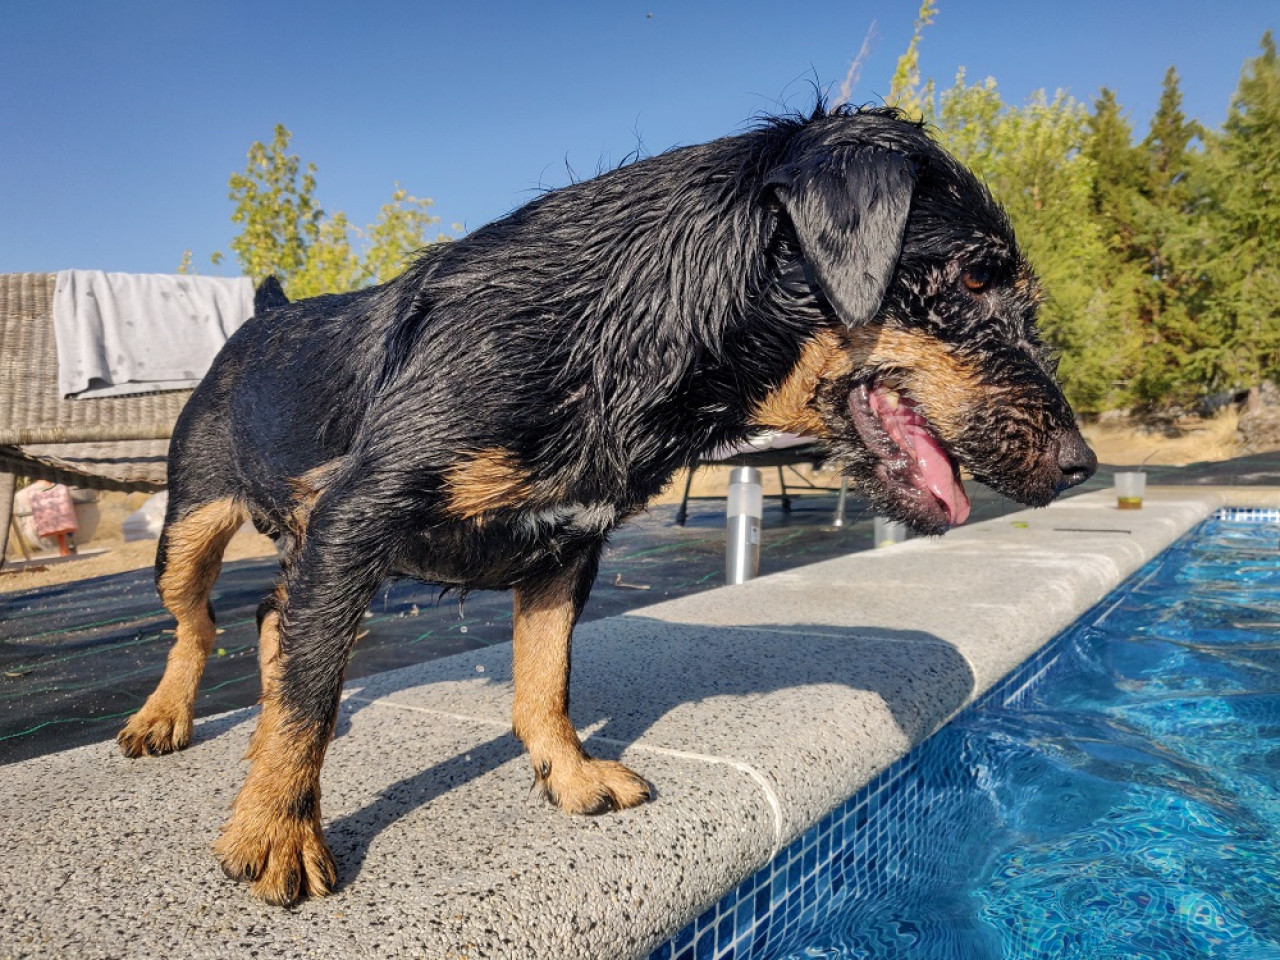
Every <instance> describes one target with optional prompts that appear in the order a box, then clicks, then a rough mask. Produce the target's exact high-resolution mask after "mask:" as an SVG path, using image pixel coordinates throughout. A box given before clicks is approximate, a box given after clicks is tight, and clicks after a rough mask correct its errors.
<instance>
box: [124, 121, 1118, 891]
mask: <svg viewBox="0 0 1280 960" xmlns="http://www.w3.org/2000/svg"><path fill="white" fill-rule="evenodd" d="M1038 297H1039V294H1038V292H1037V286H1036V281H1035V279H1034V277H1033V276H1032V274H1031V271H1030V269H1029V268H1028V266H1027V264H1026V263H1025V262H1024V260H1023V259H1022V257H1021V256H1020V255H1019V252H1018V249H1017V247H1016V246H1015V243H1014V238H1013V232H1012V230H1011V228H1010V226H1009V223H1008V221H1007V220H1006V218H1005V216H1004V215H1003V213H1002V212H1001V210H1000V208H999V207H998V206H997V204H996V203H995V202H994V201H993V200H992V198H991V196H990V195H989V194H988V193H987V191H986V190H985V189H984V188H983V187H982V186H981V185H980V184H979V183H978V181H977V180H976V179H975V178H974V177H973V175H972V174H971V173H969V172H968V171H967V170H966V169H964V168H963V167H962V166H961V165H960V164H958V163H957V162H956V161H955V160H954V159H953V158H952V157H950V156H949V155H948V154H947V153H946V152H944V151H943V150H942V149H941V148H940V147H939V146H938V145H937V144H936V143H934V142H933V140H931V139H930V137H929V136H928V135H927V134H926V132H924V131H923V130H922V129H921V128H920V127H919V126H917V125H915V124H912V123H909V122H906V121H904V120H903V119H902V118H900V117H899V116H898V115H896V114H894V113H893V112H891V111H887V110H866V111H847V110H838V111H826V110H823V109H821V108H820V109H819V110H818V111H816V112H815V114H814V115H813V116H812V117H809V118H792V119H779V120H773V121H769V122H767V123H764V124H763V125H761V126H760V127H759V128H757V129H755V130H753V131H751V132H748V133H745V134H742V135H740V136H734V137H729V138H726V139H723V140H717V141H715V142H713V143H709V144H705V145H702V146H694V147H688V148H684V149H678V150H673V151H671V152H669V153H666V154H663V155H660V156H657V157H653V158H649V159H645V160H641V161H638V162H636V163H633V164H631V165H629V166H626V167H623V168H621V169H618V170H614V171H612V172H610V173H606V174H604V175H603V176H600V177H598V178H596V179H594V180H590V181H586V182H583V183H577V184H574V185H572V186H569V187H566V188H564V189H562V190H557V191H554V192H551V193H548V194H545V195H544V196H542V197H540V198H538V199H537V200H535V201H534V202H532V203H530V204H529V205H527V206H525V207H523V208H522V209H519V210H517V211H515V212H514V213H512V214H510V215H509V216H507V217H505V218H503V219H502V220H499V221H497V222H495V223H492V224H490V225H488V226H486V227H482V228H481V229H479V230H476V231H475V232H474V233H472V234H470V235H469V236H467V237H465V238H464V239H461V240H458V241H457V242H454V243H450V244H446V245H441V246H438V247H436V248H434V249H433V250H432V251H431V252H430V253H428V254H427V255H425V256H423V257H422V258H421V259H420V260H419V261H418V262H417V263H416V264H415V265H414V266H413V267H412V268H411V269H410V270H409V271H408V272H407V273H405V274H404V275H403V276H401V277H400V278H398V279H397V280H394V281H392V282H391V283H388V284H386V285H384V286H380V287H376V288H373V289H368V290H363V291H360V292H357V293H350V294H345V295H342V296H328V297H318V298H316V299H313V300H306V301H302V302H299V303H295V304H287V305H286V304H282V303H281V304H279V305H278V306H277V309H274V310H272V311H268V312H265V313H262V314H260V315H259V316H257V317H256V318H255V319H254V320H252V321H251V322H250V323H248V324H247V325H246V326H244V327H243V328H242V329H241V330H240V331H239V332H238V333H237V334H236V335H235V336H234V337H232V339H231V341H230V342H229V343H228V344H227V346H226V348H225V349H224V350H223V352H222V353H221V355H220V356H219V357H218V359H217V361H216V362H215V364H214V366H213V369H212V370H211V371H210V373H209V375H208V377H207V378H206V379H205V380H204V382H203V383H202V384H201V385H200V387H199V389H198V390H197V391H196V393H195V395H194V396H193V397H192V399H191V402H190V404H189V405H188V406H187V408H186V410H185V411H184V412H183V415H182V417H181V419H180V421H179V423H178V426H177V429H176V432H175V434H174V438H173V445H172V458H171V462H170V474H169V482H170V487H169V489H170V499H169V512H168V516H167V518H166V521H165V529H164V533H163V536H162V539H161V544H160V555H159V559H158V563H157V579H158V584H159V588H160V593H161V595H162V597H163V599H164V602H165V605H166V606H167V607H168V609H169V610H170V611H171V612H172V613H173V614H174V616H176V617H177V620H178V627H177V642H176V643H175V645H174V647H173V651H172V652H171V653H170V655H169V663H168V667H167V669H166V671H165V675H164V678H163V680H162V681H161V682H160V686H159V688H158V689H157V690H156V692H155V693H154V694H153V695H152V696H151V698H150V699H149V700H148V701H147V703H146V705H145V706H144V707H143V708H142V710H141V711H139V712H138V714H137V715H136V716H134V717H133V718H132V719H131V720H130V721H129V724H128V726H126V727H125V729H124V730H123V731H122V732H121V734H120V737H119V740H120V745H121V748H122V749H123V751H124V752H125V753H126V754H128V755H130V756H139V755H142V754H156V753H165V752H168V751H171V750H177V749H180V748H181V747H183V746H185V745H186V744H187V743H188V741H189V740H190V737H191V728H192V702H193V699H194V697H195V692H196V685H197V683H198V682H199V678H200V674H201V671H202V669H203V666H204V661H205V658H206V657H207V655H208V653H209V650H210V646H211V644H212V642H213V637H214V626H213V619H212V613H211V610H210V608H209V595H210V590H211V588H212V586H213V582H214V579H215V578H216V577H217V574H218V570H219V564H220V557H221V553H222V550H223V548H224V547H225V545H226V543H227V540H228V539H229V538H230V537H231V535H232V533H233V532H234V531H235V530H236V528H237V527H238V526H239V525H240V524H241V523H242V521H243V520H244V518H245V517H246V516H251V517H252V518H253V519H254V521H255V522H256V523H257V524H258V525H259V527H260V528H262V529H264V530H266V531H268V532H270V533H272V534H273V535H274V536H276V537H277V539H278V541H279V543H280V545H281V548H282V554H283V558H284V559H283V565H282V569H283V573H282V576H281V578H280V582H279V584H278V585H277V588H276V590H275V593H274V594H273V596H272V597H271V598H270V599H269V600H268V601H267V602H266V603H265V604H264V608H263V615H262V617H261V642H260V656H261V668H262V685H263V694H262V704H263V707H262V715H261V718H260V719H259V721H258V727H257V730H256V732H255V733H254V736H253V741H252V745H251V748H250V758H251V760H252V763H251V766H250V769H249V775H248V780H247V781H246V783H245V784H244V787H243V789H242V790H241V791H240V794H239V797H238V798H237V799H236V802H235V805H234V808H233V811H232V815H231V819H230V822H229V823H228V824H227V826H226V828H225V830H224V832H223V834H222V837H221V839H220V841H219V843H218V853H219V856H220V858H221V861H222V866H223V869H224V870H225V871H226V872H227V874H228V875H230V876H231V877H234V878H237V879H244V880H250V881H252V882H253V890H254V892H255V893H257V894H258V895H260V896H262V897H263V898H265V899H267V900H269V901H271V902H273V903H282V904H287V903H293V902H295V901H297V900H299V899H300V898H302V897H304V896H306V895H308V894H311V895H318V894H323V893H326V892H328V891H329V890H330V889H332V888H333V886H334V883H335V870H334V863H333V859H332V856H331V855H330V853H329V850H328V848H327V846H326V845H325V841H324V836H323V834H322V831H321V819H320V805H319V796H320V793H319V774H320V765H321V762H322V761H323V759H324V755H325V749H326V746H327V744H328V743H329V740H330V737H331V735H332V733H333V729H334V722H335V716H336V712H337V708H338V701H339V693H340V690H341V687H342V682H343V669H344V667H345V665H346V662H347V655H348V652H349V651H350V648H351V645H352V643H353V642H354V639H355V636H356V629H357V626H358V625H359V623H360V620H361V617H362V615H363V613H364V611H365V610H366V608H367V607H368V604H369V602H370V599H371V598H372V596H373V595H374V592H375V590H376V589H377V588H378V585H379V584H380V583H381V582H382V580H383V578H385V577H387V576H390V575H406V576H411V577H418V578H421V579H423V580H425V581H429V582H432V583H438V584H446V585H449V586H452V587H455V588H459V589H462V590H468V589H480V588H484V589H511V590H514V591H515V620H514V628H515V629H514V656H515V668H514V676H515V704H514V718H513V719H514V728H515V732H516V734H517V735H518V736H519V737H520V739H521V740H523V741H524V744H525V746H526V747H527V748H528V750H529V753H530V756H531V759H532V761H533V769H534V775H535V777H536V778H537V780H538V782H539V783H541V785H542V786H543V788H544V789H545V791H546V794H547V796H548V797H550V798H551V800H552V801H554V802H555V803H557V804H559V805H560V806H561V807H562V808H564V809H565V810H566V811H569V812H572V813H595V812H599V811H603V810H607V809H611V808H621V807H630V806H633V805H635V804H638V803H641V802H643V801H644V800H646V799H647V798H648V797H649V787H648V784H647V783H646V782H645V780H644V779H643V778H641V777H640V776H639V775H637V774H635V773H633V772H632V771H630V770H628V769H627V768H626V767H624V766H622V765H621V764H619V763H614V762H608V761H603V760H596V759H593V758H592V757H590V756H588V755H587V754H586V753H585V752H584V751H583V749H582V746H581V744H580V742H579V740H578V735H577V734H576V733H575V731H574V728H573V725H572V724H571V723H570V721H569V717H568V714H567V712H566V708H567V704H568V699H569V641H570V634H571V632H572V630H573V626H574V622H575V621H576V619H577V617H578V615H579V613H580V612H581V610H582V607H583V604H584V603H585V602H586V600H587V595H588V593H589V591H590V589H591V584H592V580H593V578H594V577H595V573H596V567H597V563H598V561H599V558H600V552H601V549H602V547H603V546H604V543H605V539H606V537H607V536H608V534H609V532H610V531H611V530H612V529H613V528H614V527H615V526H617V525H618V524H619V523H621V522H622V521H623V520H624V519H625V518H626V517H628V516H629V515H631V514H633V513H635V512H636V511H638V510H640V509H641V508H642V507H643V506H644V504H645V502H646V501H647V500H648V499H649V498H650V497H652V496H653V495H654V494H655V493H657V492H658V491H659V490H660V489H661V488H662V487H663V485H664V484H666V483H667V482H668V480H669V479H670V477H671V475H672V473H673V471H675V470H676V469H677V468H679V467H681V466H684V465H686V464H688V463H690V462H691V461H692V460H693V459H694V457H695V456H696V455H697V454H698V452H699V451H702V450H705V449H707V448H709V447H714V446H716V445H719V444H723V443H726V442H730V441H735V440H740V439H741V438H743V437H745V436H747V435H748V434H751V433H752V432H756V431H760V430H762V429H776V430H784V431H792V432H796V433H802V434H805V435H807V436H810V437H821V438H824V439H826V440H827V441H828V442H829V443H830V444H831V446H832V448H833V450H834V451H835V458H836V459H837V460H838V461H840V462H841V463H843V464H844V468H845V471H846V473H847V474H848V476H849V477H850V478H852V479H853V480H854V481H855V482H856V483H857V484H858V485H859V487H860V489H861V491H862V492H863V493H864V494H865V495H866V496H867V497H868V498H869V499H870V500H871V501H872V502H873V503H874V504H875V505H876V506H877V507H878V508H879V509H880V510H881V511H882V512H885V513H888V514H890V515H892V516H894V517H897V518H899V519H901V520H904V521H906V522H907V523H909V524H910V525H911V526H912V527H914V528H915V529H916V530H918V531H922V532H924V533H931V534H937V533H942V532H944V531H945V530H947V529H948V528H949V527H951V526H952V525H954V524H956V523H960V522H962V521H963V520H964V518H965V516H966V515H967V513H968V501H967V499H966V497H965V494H964V489H963V486H962V485H961V481H960V473H959V468H960V467H961V466H964V467H965V468H966V469H968V470H969V471H970V472H971V473H972V474H973V475H974V476H975V477H978V478H979V479H981V480H983V481H984V482H986V483H988V484H990V485H991V486H993V487H995V488H996V489H997V490H999V491H1001V492H1003V493H1005V494H1007V495H1009V496H1011V497H1014V498H1016V499H1017V500H1020V501H1022V502H1024V503H1028V504H1035V505H1042V504H1046V503H1048V502H1049V501H1050V500H1051V499H1052V498H1053V497H1054V496H1055V495H1056V494H1057V493H1059V492H1060V491H1061V490H1063V489H1064V488H1066V487H1069V486H1071V485H1073V484H1075V483H1078V482H1080V481H1081V480H1084V479H1085V478H1086V477H1088V476H1089V474H1090V473H1092V471H1093V467H1094V462H1095V461H1094V457H1093V454H1092V452H1091V451H1090V450H1089V449H1088V447H1087V446H1085V444H1084V442H1083V441H1082V440H1081V438H1080V435H1079V433H1078V432H1077V430H1076V427H1075V424H1074V419H1073V416H1072V413H1071V410H1070V409H1069V407H1068V405H1067V402H1066V400H1065V399H1064V398H1063V395H1062V393H1061V392H1060V391H1059V389H1058V387H1057V385H1056V384H1055V382H1054V375H1053V365H1052V362H1051V361H1050V360H1049V359H1048V357H1047V356H1046V351H1045V349H1044V347H1043V346H1042V345H1041V343H1040V341H1039V339H1038V338H1037V335H1036V330H1035V317H1036V305H1037V300H1038ZM267 299H268V300H270V299H271V298H270V297H268V298H267Z"/></svg>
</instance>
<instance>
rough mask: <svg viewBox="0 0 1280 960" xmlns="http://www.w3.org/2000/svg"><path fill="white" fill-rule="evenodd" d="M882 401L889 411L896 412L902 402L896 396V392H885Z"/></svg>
mask: <svg viewBox="0 0 1280 960" xmlns="http://www.w3.org/2000/svg"><path fill="white" fill-rule="evenodd" d="M884 399H885V403H886V404H888V406H889V409H890V410H897V409H898V404H899V403H900V402H901V400H902V398H901V397H899V396H898V392H897V391H896V390H886V391H885V394H884Z"/></svg>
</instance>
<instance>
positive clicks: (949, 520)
mask: <svg viewBox="0 0 1280 960" xmlns="http://www.w3.org/2000/svg"><path fill="white" fill-rule="evenodd" d="M849 413H850V415H851V417H852V420H853V426H854V428H855V429H856V430H857V431H858V434H859V435H860V436H861V439H862V442H863V444H864V445H865V446H866V448H867V450H868V451H870V452H871V453H873V454H874V455H875V456H876V457H878V458H879V464H878V465H877V467H876V473H877V475H878V476H879V478H880V480H881V481H882V482H883V484H884V485H885V488H886V492H888V493H889V494H891V495H892V496H893V498H894V499H895V500H896V501H897V502H898V504H899V505H900V506H901V507H902V508H903V509H904V511H905V512H906V513H907V514H908V518H907V519H908V520H909V522H911V523H912V524H913V525H915V526H919V527H921V528H925V529H929V530H937V531H938V532H941V529H945V528H946V527H954V526H956V525H958V524H961V523H964V522H965V520H966V519H968V517H969V497H968V495H967V494H966V493H965V490H964V484H963V483H962V482H961V480H960V467H959V465H958V464H957V463H956V461H955V459H954V458H952V456H951V454H949V453H948V452H947V450H946V448H945V447H944V446H943V444H942V441H941V440H939V439H938V436H937V434H936V432H935V431H934V429H933V427H932V426H931V425H930V423H929V421H928V419H926V418H925V416H924V414H923V413H921V411H920V410H919V408H918V407H917V406H916V404H915V401H913V400H912V399H911V398H910V397H909V396H907V395H906V394H904V393H901V392H899V391H897V390H894V389H892V388H891V387H889V386H886V385H884V384H869V383H860V384H858V385H857V386H855V387H854V388H853V389H852V390H851V391H850V392H849Z"/></svg>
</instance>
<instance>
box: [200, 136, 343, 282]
mask: <svg viewBox="0 0 1280 960" xmlns="http://www.w3.org/2000/svg"><path fill="white" fill-rule="evenodd" d="M291 137H292V134H290V133H289V131H288V130H286V129H285V127H284V125H283V124H279V123H278V124H276V127H275V131H274V135H273V137H272V140H271V143H270V144H263V143H259V142H256V141H255V142H254V144H253V145H252V146H251V147H250V148H249V164H248V167H247V168H246V169H245V171H244V173H233V174H232V175H231V182H230V186H231V193H230V198H231V200H232V202H233V203H235V205H236V206H235V210H234V211H233V212H232V214H231V222H232V223H238V224H240V233H239V234H238V235H237V236H236V237H235V238H234V239H233V240H232V241H231V249H232V251H233V252H234V253H235V255H236V258H237V259H238V260H239V261H240V266H241V267H242V268H243V270H244V272H245V274H247V275H248V276H250V277H252V278H253V279H254V281H255V282H256V281H260V280H262V279H263V278H265V277H268V276H270V275H271V274H275V275H276V276H278V277H280V278H281V280H282V281H284V282H285V283H286V284H287V282H288V280H290V279H291V278H292V277H293V276H294V274H296V273H298V272H300V271H301V270H302V269H303V268H304V267H305V265H306V261H307V251H308V248H309V247H310V246H311V245H312V244H313V243H315V241H316V239H317V238H318V237H319V235H320V222H321V220H322V218H323V217H324V211H323V210H322V209H321V208H320V205H319V204H318V203H316V200H315V190H316V166H315V164H314V163H308V164H307V165H306V167H305V169H304V168H303V167H302V165H301V161H300V160H299V158H298V156H297V155H296V154H290V153H288V149H289V140H290V138H291ZM220 260H221V254H215V255H214V262H215V263H218V262H220Z"/></svg>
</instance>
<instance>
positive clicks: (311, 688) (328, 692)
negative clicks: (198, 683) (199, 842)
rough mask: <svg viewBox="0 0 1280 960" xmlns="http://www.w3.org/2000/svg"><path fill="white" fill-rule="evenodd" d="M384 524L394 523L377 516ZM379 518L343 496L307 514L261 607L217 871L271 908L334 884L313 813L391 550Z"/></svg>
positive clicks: (336, 495) (391, 543) (333, 872)
mask: <svg viewBox="0 0 1280 960" xmlns="http://www.w3.org/2000/svg"><path fill="white" fill-rule="evenodd" d="M381 515H382V516H383V517H384V519H385V521H386V527H387V528H389V527H390V525H391V524H392V523H393V522H394V521H395V520H396V519H397V518H396V517H394V516H389V515H387V513H386V511H382V512H381ZM378 516H379V512H378V511H376V510H375V509H372V508H370V507H369V506H368V504H367V503H365V502H363V501H361V500H359V499H357V498H355V497H352V496H351V495H350V494H349V493H346V492H343V491H337V492H334V493H333V495H332V496H327V497H326V498H324V499H322V500H321V501H320V503H319V504H318V506H317V508H316V510H315V512H312V513H310V514H309V517H308V519H307V529H306V530H305V531H304V532H303V533H302V535H301V536H299V538H298V540H297V541H296V543H297V546H296V549H295V550H294V551H292V552H290V553H288V554H287V555H286V557H285V561H284V578H283V579H282V581H281V583H280V585H279V586H278V587H277V588H276V592H275V593H274V594H273V596H272V597H271V598H270V599H269V600H268V601H267V602H266V603H265V604H264V606H263V608H262V621H261V629H260V636H259V650H260V657H261V662H262V671H263V676H262V690H263V694H262V713H261V715H260V716H259V718H258V725H257V728H256V729H255V731H254V733H253V738H252V740H251V741H250V744H249V753H248V757H249V761H250V764H249V774H248V777H247V778H246V779H245V783H244V786H243V787H241V789H240V793H239V794H238V795H237V797H236V800H235V803H234V804H233V806H232V811H231V819H230V820H229V821H228V822H227V825H226V826H225V828H224V829H223V832H222V836H221V837H220V838H219V839H218V842H217V845H216V852H217V855H218V858H219V861H220V863H221V865H222V869H223V872H224V873H226V874H227V876H229V877H231V878H232V879H233V880H246V881H250V882H251V883H252V884H253V887H252V889H253V893H254V894H255V895H257V896H259V897H261V898H262V899H264V900H266V901H267V902H268V903H273V904H278V905H290V904H294V903H297V902H298V901H299V900H301V899H303V898H304V897H307V896H323V895H325V894H327V893H329V892H330V891H331V890H332V889H333V888H334V886H335V885H336V883H337V870H336V867H335V864H334V860H333V856H332V854H331V853H330V851H329V847H328V845H327V844H326V843H325V839H324V832H323V829H322V826H321V815H320V768H321V765H322V764H323V762H324V757H325V752H326V750H327V749H328V746H329V741H330V739H331V737H332V736H333V730H334V725H335V722H336V720H337V713H338V704H339V699H340V696H341V692H342V682H343V675H344V673H345V671H346V665H347V658H348V655H349V654H350V652H351V647H352V645H353V644H354V643H355V637H356V631H357V629H358V628H359V625H360V623H361V620H362V619H363V616H364V612H365V610H366V609H368V605H369V602H370V600H371V599H372V598H373V595H374V593H375V591H376V590H377V588H378V585H379V584H380V583H381V582H382V577H383V574H384V573H385V572H386V570H387V569H388V566H389V563H390V557H391V555H392V552H393V551H394V549H395V547H396V542H395V540H394V536H395V535H394V532H390V531H389V530H388V529H386V528H384V529H380V530H374V529H373V527H374V526H376V525H377V517H378Z"/></svg>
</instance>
